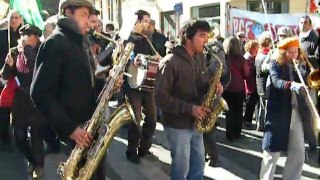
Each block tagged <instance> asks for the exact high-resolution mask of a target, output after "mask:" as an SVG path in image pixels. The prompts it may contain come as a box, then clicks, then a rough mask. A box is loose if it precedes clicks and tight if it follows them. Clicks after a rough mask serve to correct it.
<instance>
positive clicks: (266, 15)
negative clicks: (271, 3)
mask: <svg viewBox="0 0 320 180" xmlns="http://www.w3.org/2000/svg"><path fill="white" fill-rule="evenodd" d="M261 3H262V7H263V11H264V15H265V17H266V20H267V23H268V29H269V32H270V34H271V42H272V46H273V49H274V48H275V47H276V46H275V44H274V40H273V34H272V31H271V26H270V21H269V18H268V13H267V9H266V6H265V4H264V0H261Z"/></svg>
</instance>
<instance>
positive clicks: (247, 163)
mask: <svg viewBox="0 0 320 180" xmlns="http://www.w3.org/2000/svg"><path fill="white" fill-rule="evenodd" d="M219 123H220V125H219V126H218V128H217V130H216V131H215V133H214V137H213V138H215V139H216V140H217V147H218V153H219V160H218V164H217V167H209V166H208V165H206V169H205V179H216V180H224V179H228V180H229V179H232V180H237V179H246V180H255V179H258V175H259V171H260V163H261V157H262V153H261V137H262V133H261V132H256V131H255V130H253V129H254V128H252V130H250V129H244V130H243V134H242V138H241V139H240V140H238V141H235V142H228V141H226V139H225V129H224V119H221V120H220V121H219ZM126 145H127V140H126V128H125V127H123V128H122V129H121V131H120V132H119V133H118V134H117V136H116V137H115V138H114V141H113V142H112V143H111V146H110V148H109V151H108V156H107V158H106V161H107V176H108V178H109V179H116V180H122V179H130V180H143V179H150V180H158V179H159V180H162V179H164V180H166V179H169V172H170V163H171V158H170V151H169V148H168V143H167V141H166V136H165V133H164V131H163V126H162V125H161V124H160V123H157V128H156V133H155V139H154V143H153V145H152V148H151V152H152V153H153V155H149V156H146V157H145V158H144V159H142V161H141V163H140V164H139V165H135V164H132V163H130V162H128V161H127V160H126V157H125V150H126ZM65 159H66V156H65V155H63V154H62V153H59V154H49V155H47V156H46V159H45V173H46V174H45V179H46V180H58V179H59V176H58V175H57V173H56V169H57V165H58V164H59V162H61V161H63V160H65ZM306 159H307V160H306V163H305V165H304V168H303V170H304V171H303V178H302V179H304V180H311V179H320V168H319V165H316V159H317V155H316V153H313V154H310V155H309V156H308V158H306ZM284 163H285V158H284V157H282V158H281V159H280V160H279V161H278V166H277V170H276V174H277V175H276V177H277V178H276V179H281V172H282V169H283V166H284ZM0 175H1V180H27V179H28V176H27V170H26V161H25V160H24V158H23V157H22V155H21V154H20V153H18V152H17V150H16V149H15V150H14V151H12V152H3V150H2V151H1V152H0ZM29 179H30V178H29Z"/></svg>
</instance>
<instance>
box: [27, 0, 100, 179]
mask: <svg viewBox="0 0 320 180" xmlns="http://www.w3.org/2000/svg"><path fill="white" fill-rule="evenodd" d="M92 13H94V7H93V5H92V4H91V2H90V1H88V0H61V1H60V3H59V18H58V21H57V28H56V30H55V31H54V32H53V34H52V35H51V36H50V37H49V38H48V39H46V40H45V41H44V43H43V44H42V45H41V46H40V49H39V52H38V56H37V60H36V66H35V72H34V79H33V81H32V85H31V98H32V100H33V102H34V104H35V106H36V108H37V109H38V110H39V111H40V112H41V113H42V114H43V115H44V116H45V117H46V118H47V119H48V122H49V124H50V125H51V126H52V127H53V128H54V129H55V130H56V132H57V133H58V135H59V137H60V139H61V140H62V141H63V142H64V143H65V144H67V149H68V150H67V152H66V153H67V154H69V153H70V152H71V150H72V148H73V147H74V146H75V145H77V146H78V147H88V146H89V145H90V143H91V141H92V134H90V133H88V132H87V131H85V130H84V129H83V128H82V127H83V125H84V123H85V122H86V121H88V120H89V119H90V118H91V116H92V114H93V112H94V110H95V107H96V103H95V101H96V98H97V93H96V92H95V86H96V81H95V76H94V72H95V71H94V62H93V58H92V55H91V53H90V51H88V49H86V48H88V46H87V42H86V38H85V35H86V33H87V31H88V30H89V16H90V15H91V14H92ZM68 147H70V148H68ZM102 162H104V161H102ZM101 164H104V163H101ZM101 164H100V166H99V167H98V169H97V173H96V177H95V178H96V179H104V178H105V175H104V169H105V168H103V165H101Z"/></svg>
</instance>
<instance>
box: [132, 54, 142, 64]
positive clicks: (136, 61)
mask: <svg viewBox="0 0 320 180" xmlns="http://www.w3.org/2000/svg"><path fill="white" fill-rule="evenodd" d="M139 58H140V56H139V55H137V56H136V57H135V58H134V60H133V65H134V66H140V64H141V61H140V59H139Z"/></svg>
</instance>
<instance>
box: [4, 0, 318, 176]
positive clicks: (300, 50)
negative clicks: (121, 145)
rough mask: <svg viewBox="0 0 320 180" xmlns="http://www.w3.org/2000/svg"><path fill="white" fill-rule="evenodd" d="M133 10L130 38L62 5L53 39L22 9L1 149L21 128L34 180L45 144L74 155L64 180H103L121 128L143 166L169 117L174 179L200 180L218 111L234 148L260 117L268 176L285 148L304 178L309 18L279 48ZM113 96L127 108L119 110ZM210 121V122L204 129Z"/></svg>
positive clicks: (312, 53) (310, 77)
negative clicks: (170, 29) (169, 27)
mask: <svg viewBox="0 0 320 180" xmlns="http://www.w3.org/2000/svg"><path fill="white" fill-rule="evenodd" d="M134 15H135V16H136V20H135V23H134V26H133V27H128V26H123V27H122V28H127V29H128V31H130V35H129V37H128V38H123V37H121V35H119V34H118V31H117V30H115V27H114V25H113V24H112V23H111V24H107V26H106V27H107V29H106V31H103V23H102V21H101V20H100V19H99V11H97V10H96V9H95V7H94V5H93V4H92V3H91V2H90V1H89V0H60V3H59V14H58V15H57V16H56V17H55V18H54V19H55V20H53V21H52V20H51V21H48V22H46V25H45V27H44V30H43V32H42V30H41V29H39V27H37V26H35V25H31V24H25V25H24V24H23V17H22V15H21V14H20V13H19V12H18V11H12V12H11V13H10V14H9V15H8V18H9V24H8V29H5V30H0V39H1V41H0V62H2V64H1V65H2V66H3V68H2V70H1V78H2V81H1V86H2V92H1V95H0V140H1V146H0V148H3V147H6V146H8V144H10V142H11V135H10V131H9V126H10V122H11V121H12V122H11V125H12V128H13V129H14V133H13V139H14V142H15V145H16V147H17V148H18V149H19V150H20V151H21V152H22V153H23V155H24V157H25V158H26V159H27V161H28V167H27V169H28V173H29V175H30V176H31V177H32V178H33V179H43V178H44V177H45V172H44V163H45V162H44V160H45V159H44V156H45V148H44V146H43V142H46V144H47V146H48V147H47V148H49V149H51V150H52V151H53V152H60V151H63V153H65V154H66V155H67V156H68V157H69V158H68V159H66V161H65V162H64V163H61V164H60V165H59V174H60V175H61V179H97V180H102V179H105V177H106V163H105V161H104V160H103V159H104V158H105V156H112V154H111V153H107V148H108V147H109V145H110V142H111V141H112V139H113V137H114V135H115V134H116V133H117V131H118V130H119V128H121V127H122V126H126V128H127V139H128V146H127V150H126V152H121V153H123V154H125V155H126V158H127V160H128V161H129V162H131V163H134V164H140V163H141V162H140V161H141V159H142V158H145V157H146V156H148V155H149V154H152V152H151V151H150V148H151V146H152V143H153V138H154V136H155V130H156V123H157V120H158V119H161V123H162V124H163V126H164V132H165V134H166V137H167V140H168V143H169V147H170V155H171V159H172V163H171V172H170V178H171V179H173V180H184V179H190V180H198V179H199V180H200V179H203V178H204V169H205V163H206V160H208V161H210V166H215V165H216V163H217V159H218V154H217V148H216V142H215V139H213V138H212V135H211V133H212V132H213V131H215V129H216V128H215V127H216V126H217V125H219V122H217V120H218V117H219V114H221V113H222V114H225V115H226V116H225V117H226V132H225V136H226V139H227V140H228V141H229V142H233V141H237V140H238V139H240V138H242V127H243V125H244V126H246V127H251V126H253V123H252V119H253V117H254V116H255V119H256V122H257V130H258V131H263V138H262V151H263V152H262V161H261V168H260V175H259V177H257V179H261V180H272V179H273V178H274V175H275V170H276V165H277V161H278V159H279V157H280V154H281V152H286V162H285V166H284V169H283V173H282V174H283V176H282V177H283V179H285V180H300V179H301V176H302V170H303V164H304V161H305V153H306V151H308V150H310V151H315V150H317V144H318V139H317V138H318V135H319V130H320V128H319V126H320V119H319V114H318V111H319V109H320V108H319V107H320V105H319V99H320V98H318V96H317V93H316V92H317V91H318V90H319V87H320V86H319V80H320V79H319V77H320V75H319V73H318V72H319V71H318V70H317V69H318V68H319V52H318V51H320V46H319V42H318V41H319V40H318V39H319V38H318V35H317V34H316V32H315V31H314V30H313V29H312V21H311V19H310V17H309V16H303V17H302V18H301V22H300V24H299V27H300V31H301V32H300V34H299V37H298V38H297V37H294V34H293V32H292V30H291V29H290V28H288V27H281V28H279V29H278V32H277V35H278V36H279V37H278V38H277V39H279V41H278V42H277V43H276V44H275V45H274V46H272V44H273V43H272V41H273V38H274V37H272V35H271V34H270V33H269V32H264V33H263V34H262V35H261V36H260V38H259V39H258V40H250V41H248V42H246V40H245V34H244V32H238V33H237V34H236V35H235V36H232V37H227V38H226V39H225V40H224V39H223V38H222V37H220V33H219V30H217V28H216V27H210V24H209V23H208V22H207V21H205V20H190V21H187V22H185V23H184V25H183V27H182V28H181V31H180V33H179V37H177V38H176V39H173V37H172V35H170V37H165V35H163V33H162V32H161V31H160V30H157V29H156V28H155V27H156V25H155V21H154V20H153V19H152V18H153V17H151V15H150V13H149V12H147V11H145V10H138V11H137V12H136V13H135V14H134ZM168 34H169V33H168ZM112 99H118V103H119V104H118V107H117V109H116V110H115V111H114V112H113V113H112V112H110V111H109V107H108V103H109V101H111V100H112ZM244 106H245V110H244ZM256 109H257V110H256ZM255 110H256V111H255ZM221 111H223V112H221ZM10 114H11V117H10ZM10 118H11V120H10ZM205 123H208V124H209V125H210V126H209V125H208V126H209V127H205V128H206V129H205V130H200V127H199V126H201V125H203V126H204V124H205ZM125 124H126V125H125ZM206 125H207V124H206ZM306 145H307V147H308V149H306ZM207 154H208V157H209V158H207V159H206V155H207ZM319 160H320V158H319ZM128 179H130V177H128Z"/></svg>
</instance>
